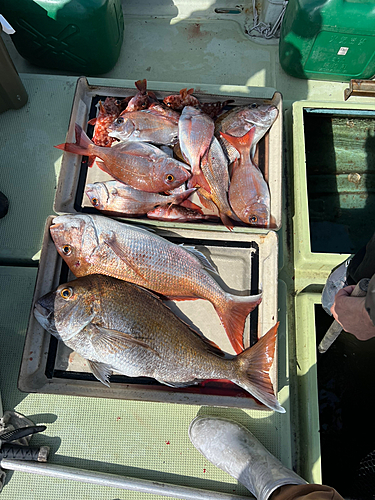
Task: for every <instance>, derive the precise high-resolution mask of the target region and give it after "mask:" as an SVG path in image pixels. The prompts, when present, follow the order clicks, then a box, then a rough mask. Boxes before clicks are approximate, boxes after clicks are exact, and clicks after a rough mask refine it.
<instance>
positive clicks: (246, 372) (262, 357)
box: [234, 323, 285, 413]
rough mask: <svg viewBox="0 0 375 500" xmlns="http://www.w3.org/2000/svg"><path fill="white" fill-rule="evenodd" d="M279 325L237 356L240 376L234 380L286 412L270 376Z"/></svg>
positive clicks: (272, 406) (256, 395)
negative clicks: (278, 399)
mask: <svg viewBox="0 0 375 500" xmlns="http://www.w3.org/2000/svg"><path fill="white" fill-rule="evenodd" d="M278 326H279V323H276V325H275V326H273V327H272V328H271V329H270V330H269V331H268V332H267V333H266V334H265V335H264V336H263V337H261V338H260V339H259V340H258V342H257V343H256V344H255V345H254V346H253V347H250V348H249V349H246V350H245V351H244V352H242V353H241V354H239V355H238V356H237V358H236V360H235V363H236V364H237V377H238V378H237V379H236V380H235V381H234V382H235V383H236V384H238V385H239V386H241V387H242V388H243V389H245V390H246V391H248V392H250V393H251V394H252V395H253V396H255V397H256V398H257V399H258V400H259V401H260V402H261V403H263V404H265V405H266V406H268V407H269V408H271V409H272V410H275V411H278V412H280V413H285V409H284V408H283V407H282V406H281V405H280V403H279V402H278V401H277V398H276V395H275V391H274V388H273V384H272V381H271V378H270V376H269V371H270V368H271V365H272V363H273V360H274V356H275V347H276V339H277V328H278Z"/></svg>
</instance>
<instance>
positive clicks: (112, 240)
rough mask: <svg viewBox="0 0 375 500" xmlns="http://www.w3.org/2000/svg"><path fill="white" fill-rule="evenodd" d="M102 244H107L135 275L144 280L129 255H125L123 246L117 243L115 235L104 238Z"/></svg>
mask: <svg viewBox="0 0 375 500" xmlns="http://www.w3.org/2000/svg"><path fill="white" fill-rule="evenodd" d="M104 244H105V245H107V247H109V248H110V249H111V250H112V251H113V252H114V253H115V254H116V255H117V257H118V258H119V259H120V260H122V261H123V262H124V263H125V264H126V265H127V266H128V267H130V269H131V270H132V271H133V272H134V273H135V274H136V275H137V276H139V277H140V278H141V279H142V280H144V281H145V282H146V280H145V277H144V276H143V275H142V274H141V273H140V272H139V269H138V268H137V266H136V265H135V264H134V263H133V262H132V260H131V256H130V255H129V256H128V255H126V253H125V252H124V250H123V248H121V246H120V245H119V244H118V243H117V240H116V236H115V235H114V234H113V235H111V237H110V238H108V239H107V240H104Z"/></svg>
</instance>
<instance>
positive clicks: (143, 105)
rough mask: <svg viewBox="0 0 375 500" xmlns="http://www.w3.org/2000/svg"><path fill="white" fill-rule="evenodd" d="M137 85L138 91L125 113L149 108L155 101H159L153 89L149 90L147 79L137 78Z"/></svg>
mask: <svg viewBox="0 0 375 500" xmlns="http://www.w3.org/2000/svg"><path fill="white" fill-rule="evenodd" d="M135 86H136V88H137V89H138V93H137V94H135V96H134V97H132V98H131V99H130V100H129V102H128V104H127V106H126V108H125V109H124V111H122V113H121V114H123V113H130V112H131V111H140V110H141V109H147V108H149V107H150V105H151V104H152V103H153V102H158V100H157V98H156V96H155V94H154V93H153V92H151V91H147V80H146V79H143V80H137V81H136V82H135Z"/></svg>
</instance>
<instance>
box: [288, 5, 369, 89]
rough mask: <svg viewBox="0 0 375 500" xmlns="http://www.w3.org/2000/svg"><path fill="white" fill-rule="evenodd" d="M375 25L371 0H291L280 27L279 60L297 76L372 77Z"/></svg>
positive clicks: (338, 78)
mask: <svg viewBox="0 0 375 500" xmlns="http://www.w3.org/2000/svg"><path fill="white" fill-rule="evenodd" d="M374 26H375V0H367V1H363V0H362V1H361V0H328V1H323V0H315V1H311V0H289V3H288V6H287V8H286V11H285V16H284V19H283V22H282V25H281V31H280V43H279V57H280V64H281V66H282V68H283V69H284V71H285V72H286V73H288V74H289V75H291V76H295V77H297V78H310V79H315V80H334V81H348V80H351V79H368V78H371V77H372V76H373V75H374V74H375V30H374Z"/></svg>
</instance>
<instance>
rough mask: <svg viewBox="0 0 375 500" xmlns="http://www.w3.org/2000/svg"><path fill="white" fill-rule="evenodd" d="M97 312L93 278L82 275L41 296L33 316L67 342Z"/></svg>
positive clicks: (98, 304) (97, 295) (89, 321)
mask: <svg viewBox="0 0 375 500" xmlns="http://www.w3.org/2000/svg"><path fill="white" fill-rule="evenodd" d="M99 310H100V296H99V291H98V289H97V288H96V287H95V286H94V285H93V278H92V277H91V276H85V277H83V278H79V279H77V280H74V281H70V282H69V283H64V284H62V285H60V286H59V287H57V289H56V290H55V291H54V292H50V293H47V294H46V295H44V296H43V297H41V298H40V299H39V300H38V301H37V303H36V305H35V310H34V316H35V317H36V319H37V320H38V321H39V323H40V324H41V325H42V326H43V328H45V329H46V330H47V331H49V332H50V333H52V334H53V335H55V336H56V337H57V338H58V339H60V340H62V341H66V340H69V339H71V338H72V337H74V336H75V335H77V334H78V333H79V332H80V331H81V330H82V329H83V328H85V327H86V326H87V325H88V324H89V323H91V322H92V321H93V319H94V318H95V316H96V315H97V314H98V312H99Z"/></svg>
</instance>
